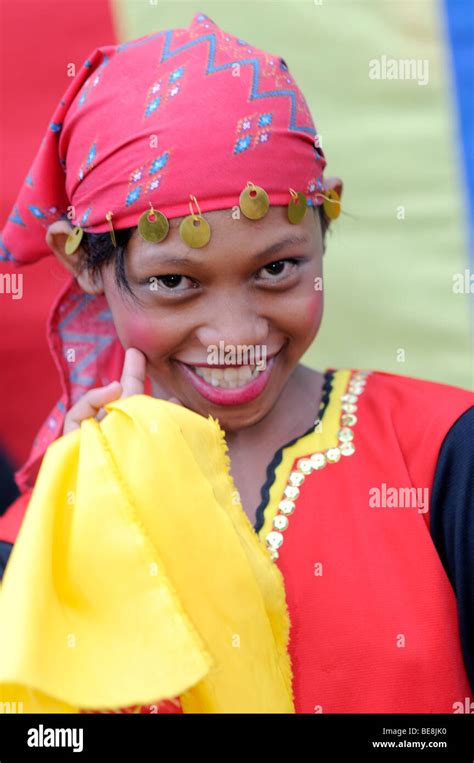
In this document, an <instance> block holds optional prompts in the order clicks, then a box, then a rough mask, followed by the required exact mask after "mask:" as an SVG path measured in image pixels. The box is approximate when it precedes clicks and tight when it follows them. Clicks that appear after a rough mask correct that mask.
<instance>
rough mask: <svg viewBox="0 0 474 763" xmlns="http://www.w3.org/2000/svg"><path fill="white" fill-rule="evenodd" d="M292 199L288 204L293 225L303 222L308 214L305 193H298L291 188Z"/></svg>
mask: <svg viewBox="0 0 474 763" xmlns="http://www.w3.org/2000/svg"><path fill="white" fill-rule="evenodd" d="M290 193H291V201H290V203H289V204H288V220H289V221H290V223H293V225H297V224H298V223H300V222H301V220H302V219H303V217H304V216H305V214H306V196H305V195H304V193H296V191H293V189H290Z"/></svg>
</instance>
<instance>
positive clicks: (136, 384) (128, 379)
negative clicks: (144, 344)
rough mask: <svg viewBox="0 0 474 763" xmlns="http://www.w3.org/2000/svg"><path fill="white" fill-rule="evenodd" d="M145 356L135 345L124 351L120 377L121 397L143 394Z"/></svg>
mask: <svg viewBox="0 0 474 763" xmlns="http://www.w3.org/2000/svg"><path fill="white" fill-rule="evenodd" d="M145 378H146V358H145V356H144V354H143V352H140V350H137V349H136V347H129V348H128V350H127V351H126V353H125V361H124V364H123V370H122V378H121V379H120V383H121V385H122V397H130V395H143V394H145Z"/></svg>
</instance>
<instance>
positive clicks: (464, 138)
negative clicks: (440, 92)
mask: <svg viewBox="0 0 474 763" xmlns="http://www.w3.org/2000/svg"><path fill="white" fill-rule="evenodd" d="M444 16H445V22H446V31H447V37H448V42H449V44H450V48H451V51H450V52H451V64H452V69H453V78H454V84H455V90H456V93H455V95H456V104H457V118H458V119H457V121H458V131H459V142H460V144H461V156H462V162H463V167H462V169H461V173H462V181H463V185H464V189H465V194H466V196H467V198H466V209H467V212H468V216H469V219H468V227H469V261H470V265H471V269H474V86H473V82H474V54H473V50H474V2H472V0H444Z"/></svg>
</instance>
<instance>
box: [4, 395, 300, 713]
mask: <svg viewBox="0 0 474 763" xmlns="http://www.w3.org/2000/svg"><path fill="white" fill-rule="evenodd" d="M106 409H107V411H108V412H109V415H108V416H106V417H105V418H104V419H103V420H102V421H101V422H97V421H95V420H94V419H87V420H86V421H84V422H83V423H82V426H81V429H78V430H76V431H74V432H71V433H70V434H68V435H66V436H64V437H61V438H60V439H59V440H56V441H55V442H54V443H53V444H52V445H50V447H49V448H48V450H47V452H46V454H45V456H44V459H43V463H42V465H41V469H40V473H39V475H38V479H37V483H36V486H35V489H34V491H33V495H32V498H31V501H30V504H29V506H28V509H27V512H26V514H25V517H24V520H23V524H22V526H21V529H20V532H19V535H18V538H17V541H16V543H15V545H14V548H13V550H12V553H11V557H10V560H9V563H8V565H7V568H6V571H5V575H4V579H3V585H2V587H1V589H0V701H1V702H17V703H20V702H21V703H23V711H24V712H60V713H77V712H78V711H79V709H104V710H105V709H112V708H121V707H129V706H130V705H135V704H151V703H155V702H157V701H160V700H162V699H166V698H172V697H176V696H180V698H181V703H182V707H183V710H184V712H185V713H235V712H250V713H263V712H269V713H294V712H295V710H294V704H293V693H292V685H291V684H292V674H291V665H290V659H289V655H288V651H287V646H288V638H289V625H290V623H289V616H288V610H287V606H286V600H285V589H284V581H283V577H282V575H281V572H280V571H279V569H278V568H277V567H276V565H275V564H274V563H273V562H272V561H271V560H270V558H269V555H268V552H267V550H266V549H265V547H264V546H263V544H262V542H261V541H260V539H259V538H258V536H257V535H256V533H255V531H254V530H253V528H252V526H251V524H250V521H249V519H248V518H247V516H246V515H245V513H244V511H243V509H242V506H241V504H240V501H239V498H238V493H237V492H236V490H235V487H234V484H233V481H232V478H231V476H230V474H229V458H228V456H227V447H226V443H225V439H224V433H223V432H222V430H221V429H220V427H219V425H218V423H217V421H215V420H213V419H212V418H209V419H205V418H203V417H202V416H199V415H198V414H196V413H193V412H192V411H189V410H187V409H186V408H183V407H180V406H178V405H174V404H173V403H168V402H166V401H163V400H157V399H154V398H151V397H148V396H146V395H134V396H133V397H129V398H127V399H125V400H119V401H115V402H113V403H110V404H108V405H107V406H106Z"/></svg>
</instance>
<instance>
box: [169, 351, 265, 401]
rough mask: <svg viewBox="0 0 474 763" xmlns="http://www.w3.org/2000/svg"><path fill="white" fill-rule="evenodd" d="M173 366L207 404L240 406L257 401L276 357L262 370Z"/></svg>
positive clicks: (178, 362)
mask: <svg viewBox="0 0 474 763" xmlns="http://www.w3.org/2000/svg"><path fill="white" fill-rule="evenodd" d="M175 362H176V363H177V366H178V368H179V369H180V372H181V373H182V374H183V375H184V377H185V379H186V380H187V381H189V383H190V384H192V386H193V387H194V389H195V390H197V392H199V394H200V395H202V396H203V397H204V398H206V400H208V401H209V402H211V403H213V404H214V405H243V404H244V403H248V402H250V401H251V400H254V399H255V398H256V397H258V396H259V395H260V394H261V393H262V392H263V390H264V389H265V387H266V386H267V383H268V380H269V379H270V376H271V373H272V369H273V366H274V363H275V356H274V357H272V358H270V359H269V361H268V363H267V364H266V367H265V368H262V369H259V368H258V366H256V365H250V364H249V365H240V366H234V367H226V368H216V366H191V365H188V364H186V363H183V362H181V361H175Z"/></svg>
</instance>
